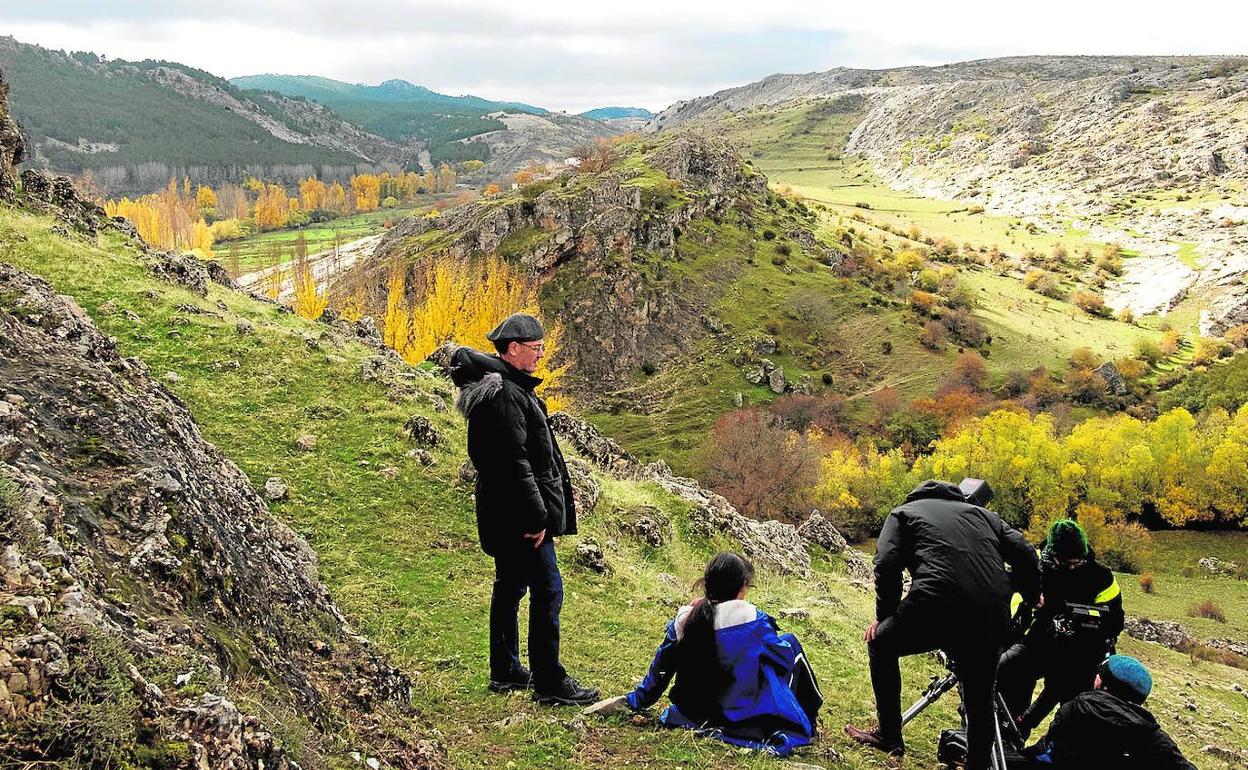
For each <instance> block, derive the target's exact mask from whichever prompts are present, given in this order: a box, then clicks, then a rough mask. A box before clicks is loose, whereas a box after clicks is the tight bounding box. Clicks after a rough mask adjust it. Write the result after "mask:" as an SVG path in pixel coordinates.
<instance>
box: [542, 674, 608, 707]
mask: <svg viewBox="0 0 1248 770" xmlns="http://www.w3.org/2000/svg"><path fill="white" fill-rule="evenodd" d="M598 695H599V692H598V690H596V689H594V688H593V687H584V686H582V685H581V683H580V682H578V681H576V680H575V679H573V678H572V677H570V676H565V677H564V678H563V681H562V682H559V683H558V684H555V685H545V686H543V685H535V686H534V687H533V700H535V701H537V702H538V703H548V704H552V705H563V706H588V705H589V704H591V703H593V702H594V701H596V700H598Z"/></svg>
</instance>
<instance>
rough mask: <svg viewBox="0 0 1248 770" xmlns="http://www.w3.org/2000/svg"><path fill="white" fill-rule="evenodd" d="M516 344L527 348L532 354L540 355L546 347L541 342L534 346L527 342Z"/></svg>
mask: <svg viewBox="0 0 1248 770" xmlns="http://www.w3.org/2000/svg"><path fill="white" fill-rule="evenodd" d="M516 344H517V345H522V346H524V347H526V348H528V349H529V350H532V351H533V352H534V353H542V352H544V351H545V350H546V345H545V344H544V343H541V342H539V343H537V344H536V345H534V344H531V343H528V342H517V343H516Z"/></svg>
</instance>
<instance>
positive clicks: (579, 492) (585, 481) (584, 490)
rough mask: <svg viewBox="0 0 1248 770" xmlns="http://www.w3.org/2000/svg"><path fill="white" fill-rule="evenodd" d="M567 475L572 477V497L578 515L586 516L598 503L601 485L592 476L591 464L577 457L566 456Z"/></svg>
mask: <svg viewBox="0 0 1248 770" xmlns="http://www.w3.org/2000/svg"><path fill="white" fill-rule="evenodd" d="M567 463H568V475H569V476H571V477H572V499H573V501H574V502H575V504H576V512H577V515H578V516H588V515H589V514H591V513H593V512H594V508H595V507H596V506H597V505H598V498H599V496H601V494H602V485H601V484H599V483H598V479H596V478H594V469H593V466H592V465H590V464H589V463H587V462H585V461H584V460H581V459H580V458H577V457H569V458H567Z"/></svg>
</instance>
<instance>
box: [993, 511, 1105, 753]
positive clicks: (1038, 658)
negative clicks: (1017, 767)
mask: <svg viewBox="0 0 1248 770" xmlns="http://www.w3.org/2000/svg"><path fill="white" fill-rule="evenodd" d="M1040 565H1041V580H1040V596H1041V598H1040V606H1039V608H1038V609H1037V610H1036V615H1035V620H1034V621H1033V622H1032V624H1031V627H1030V628H1029V629H1028V631H1027V633H1026V634H1025V635H1024V637H1023V640H1022V641H1021V642H1019V643H1017V644H1015V645H1013V646H1012V647H1010V648H1009V649H1008V650H1006V652H1005V654H1004V655H1003V656H1002V658H1001V669H1000V672H999V674H998V687H999V689H1000V691H1001V694H1002V696H1003V697H1004V698H1005V701H1006V705H1007V707H1008V708H1009V709H1010V713H1011V714H1012V715H1014V716H1015V718H1016V719H1017V721H1018V725H1019V729H1020V730H1021V732H1022V733H1023V735H1027V734H1028V733H1030V732H1031V731H1032V730H1034V729H1035V728H1036V726H1037V725H1039V724H1040V723H1041V722H1042V721H1043V720H1044V718H1045V717H1046V716H1048V715H1049V712H1050V711H1052V710H1053V708H1054V707H1055V706H1057V705H1058V704H1059V703H1065V702H1066V701H1068V700H1070V699H1071V698H1074V697H1075V696H1076V695H1078V694H1079V693H1081V692H1083V691H1084V690H1087V689H1090V688H1091V687H1092V680H1093V679H1094V678H1095V677H1096V671H1097V667H1098V666H1099V665H1100V664H1101V661H1103V660H1104V659H1105V656H1106V655H1108V654H1110V653H1112V652H1113V651H1114V645H1115V643H1116V642H1117V640H1118V634H1119V633H1120V632H1121V631H1122V626H1123V612H1122V596H1121V592H1120V591H1119V589H1118V582H1117V580H1115V579H1114V573H1113V571H1112V570H1110V569H1109V567H1106V566H1105V565H1104V564H1102V563H1100V562H1099V561H1097V560H1096V554H1095V553H1094V552H1093V550H1092V548H1091V546H1089V545H1088V538H1087V535H1086V534H1085V533H1084V531H1083V528H1082V527H1081V526H1079V524H1078V522H1075V521H1071V520H1069V519H1063V520H1061V521H1057V522H1054V523H1053V525H1052V526H1051V527H1049V535H1048V538H1047V539H1046V540H1045V544H1044V551H1043V553H1042V555H1041V559H1040ZM1040 677H1044V689H1043V690H1042V691H1041V693H1040V695H1039V697H1037V698H1036V700H1035V702H1034V703H1032V702H1031V695H1032V691H1033V690H1034V689H1035V686H1036V682H1037V680H1038V679H1039V678H1040ZM1029 704H1030V705H1029Z"/></svg>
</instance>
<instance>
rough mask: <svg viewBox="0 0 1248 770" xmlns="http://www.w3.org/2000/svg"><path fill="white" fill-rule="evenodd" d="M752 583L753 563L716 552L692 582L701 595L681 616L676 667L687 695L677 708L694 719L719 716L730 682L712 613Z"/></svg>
mask: <svg viewBox="0 0 1248 770" xmlns="http://www.w3.org/2000/svg"><path fill="white" fill-rule="evenodd" d="M753 582H754V565H752V564H750V562H749V561H747V560H746V559H745V558H743V557H741V556H738V555H737V554H735V553H720V554H716V555H715V557H714V558H712V559H711V561H710V563H709V564H707V565H706V572H705V573H704V574H703V576H702V579H701V580H699V581H698V582H697V583H696V584H695V585H696V586H700V587H701V588H702V592H703V595H702V597H701V598H700V599H699V600H697V601H696V602H695V603H694V605H693V610H692V611H691V612H690V613H689V615H688V616H687V617H686V618H685V622H684V626H683V627H682V632H681V640H680V643H679V645H678V647H677V651H678V653H679V658H678V661H679V662H678V664H677V668H676V671H677V674H678V677H679V679H678V681H679V683H680V684H681V685H683V686H681V687H680V690H681V691H682V693H683V694H685V695H686V696H689V697H684V698H682V703H681V710H682V711H684V712H685V715H686V716H688V717H689V718H691V719H693V720H694V721H698V722H715V721H718V720H719V719H722V713H721V712H720V710H719V696H720V695H721V694H722V693H723V691H724V689H726V688H727V686H728V685H729V684H730V682H729V681H728V677H729V672H728V670H727V667H726V666H725V665H724V663H723V661H722V660H721V659H720V655H719V644H718V643H717V642H716V641H715V612H716V610H717V609H718V608H719V604H720V603H721V602H726V601H731V600H733V599H736V598H737V596H739V595H740V593H741V589H742V588H744V587H746V586H749V585H752V584H753ZM690 712H693V713H690Z"/></svg>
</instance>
